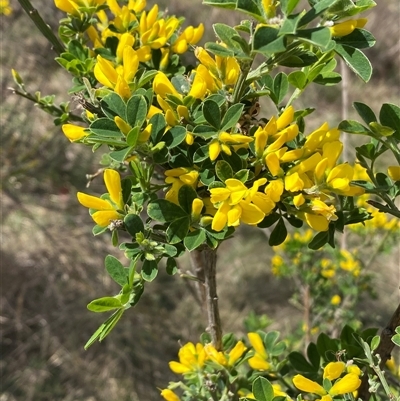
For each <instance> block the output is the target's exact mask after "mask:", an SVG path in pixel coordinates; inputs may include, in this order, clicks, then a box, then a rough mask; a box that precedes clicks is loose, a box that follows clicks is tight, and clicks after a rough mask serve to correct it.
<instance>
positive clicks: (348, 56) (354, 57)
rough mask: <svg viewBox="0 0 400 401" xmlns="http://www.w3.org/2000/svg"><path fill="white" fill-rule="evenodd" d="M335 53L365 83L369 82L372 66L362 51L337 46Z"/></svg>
mask: <svg viewBox="0 0 400 401" xmlns="http://www.w3.org/2000/svg"><path fill="white" fill-rule="evenodd" d="M335 52H336V53H337V54H338V55H339V56H340V57H341V58H342V59H343V60H344V62H345V63H346V64H347V65H348V66H349V68H350V69H351V70H352V71H353V72H354V73H355V74H356V75H358V76H359V77H360V78H361V79H362V80H363V81H364V82H368V81H369V80H370V78H371V75H372V66H371V63H370V62H369V60H368V58H367V57H366V56H365V55H364V53H362V52H361V51H360V50H358V49H356V48H354V47H350V46H346V45H340V44H338V43H337V44H336V47H335Z"/></svg>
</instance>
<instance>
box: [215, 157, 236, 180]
mask: <svg viewBox="0 0 400 401" xmlns="http://www.w3.org/2000/svg"><path fill="white" fill-rule="evenodd" d="M215 174H217V177H218V178H219V179H220V180H221V181H222V182H225V181H226V180H227V179H229V178H233V170H232V167H231V165H230V164H229V163H227V162H226V161H225V160H218V161H217V163H216V165H215Z"/></svg>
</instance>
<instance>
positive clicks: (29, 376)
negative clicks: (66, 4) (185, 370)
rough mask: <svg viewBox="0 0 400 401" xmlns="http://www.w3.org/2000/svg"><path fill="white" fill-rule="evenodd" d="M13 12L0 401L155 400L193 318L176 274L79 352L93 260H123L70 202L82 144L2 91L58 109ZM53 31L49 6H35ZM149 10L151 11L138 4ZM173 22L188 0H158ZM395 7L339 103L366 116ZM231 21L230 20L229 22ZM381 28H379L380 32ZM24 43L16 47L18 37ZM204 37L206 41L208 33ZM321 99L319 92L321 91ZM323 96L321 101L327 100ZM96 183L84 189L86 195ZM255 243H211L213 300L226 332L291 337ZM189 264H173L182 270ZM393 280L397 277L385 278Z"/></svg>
mask: <svg viewBox="0 0 400 401" xmlns="http://www.w3.org/2000/svg"><path fill="white" fill-rule="evenodd" d="M12 3H13V6H14V9H15V13H14V16H13V17H12V18H11V19H5V18H3V19H2V21H1V23H2V24H1V28H0V32H1V38H0V40H1V44H0V45H1V55H0V71H1V97H2V104H1V115H0V118H1V125H2V131H1V145H2V146H1V153H0V154H1V159H2V163H1V170H0V173H1V184H2V186H1V187H2V193H1V204H2V206H1V212H2V215H1V217H2V222H1V224H2V228H1V231H2V232H1V234H2V243H1V254H0V257H1V259H0V262H1V284H0V291H1V294H0V295H1V301H0V302H1V304H0V305H1V317H0V324H1V333H0V336H1V339H2V347H1V353H2V358H1V362H0V369H1V372H2V373H1V377H2V380H1V381H0V383H1V390H0V394H1V395H0V400H1V401H19V400H24V401H25V400H26V401H47V400H49V401H50V400H52V401H53V400H57V401H58V400H60V401H75V400H80V401H103V400H104V401H105V400H107V401H114V400H115V401H116V400H118V401H124V400H127V401H128V400H131V401H136V400H142V401H144V400H146V401H147V400H150V401H151V400H159V399H160V398H159V396H158V390H157V389H156V388H155V387H156V386H158V387H163V386H165V385H166V384H167V383H168V380H172V379H173V376H172V374H171V373H170V372H169V370H168V366H167V361H168V360H171V359H174V358H176V352H177V349H178V346H179V345H178V341H179V340H182V341H183V342H185V341H188V340H192V341H196V340H197V338H198V335H199V333H201V332H202V331H203V330H204V321H203V318H202V315H201V312H200V310H199V307H198V305H197V304H196V302H195V299H194V298H193V296H192V295H191V292H190V291H189V290H188V288H187V286H188V285H189V284H188V283H187V282H186V281H185V280H184V279H181V278H179V277H169V276H167V275H166V274H165V273H164V272H160V277H159V278H157V280H156V281H155V282H154V283H152V284H150V285H149V286H148V288H147V292H146V293H145V295H144V297H143V299H142V301H141V303H140V304H139V305H138V306H137V307H136V308H135V309H134V310H132V311H129V312H128V313H127V314H126V316H124V318H123V320H122V322H121V323H120V324H119V325H118V327H117V329H116V330H115V332H114V333H113V334H112V335H111V336H110V337H109V339H107V340H106V341H104V343H103V344H101V345H100V344H96V345H94V346H93V347H92V348H91V349H89V350H88V351H84V350H83V344H84V343H85V342H86V340H87V339H88V337H89V336H90V335H91V333H92V332H93V331H94V330H95V329H96V327H97V326H98V325H99V324H100V323H101V321H102V317H103V316H99V315H94V314H92V313H89V312H88V311H87V310H86V309H85V305H86V303H87V302H88V301H90V300H91V299H93V298H95V297H99V296H103V295H106V294H113V293H114V291H116V286H115V285H114V283H113V282H112V281H111V280H110V279H109V278H108V277H107V275H106V274H105V270H104V265H103V259H104V257H105V255H107V254H108V253H113V254H115V255H116V256H118V257H119V256H121V255H120V254H119V253H118V252H117V251H116V250H115V249H113V248H112V247H111V246H110V245H109V241H108V238H107V237H106V236H105V237H102V238H95V239H94V238H93V237H92V235H91V232H90V227H91V220H90V218H89V216H88V215H87V213H86V211H85V210H82V209H83V208H80V207H79V206H78V205H77V202H76V200H75V195H74V194H75V192H76V190H84V186H85V174H86V173H87V172H93V171H95V170H96V169H97V159H96V158H95V157H94V156H93V155H92V153H91V152H90V150H89V149H82V148H81V147H80V146H77V145H70V144H69V143H68V141H67V140H66V139H65V138H64V137H63V135H62V134H61V133H60V130H59V129H58V128H54V127H53V124H52V119H51V117H49V116H47V115H45V114H43V113H41V112H40V111H38V110H36V109H35V108H34V107H32V105H31V104H30V103H29V102H28V101H25V100H23V99H19V98H17V97H14V96H11V95H10V93H9V92H8V91H7V90H6V88H7V87H8V86H12V81H11V78H10V74H9V70H10V68H11V67H13V68H16V69H17V70H18V71H19V72H20V73H21V75H22V76H23V77H24V78H25V80H26V82H27V85H28V87H29V88H30V89H31V90H32V91H34V90H36V88H40V89H41V90H42V91H43V92H44V93H45V94H50V93H57V95H58V96H60V98H61V99H64V100H65V94H64V93H65V89H66V88H68V86H69V83H70V78H69V76H67V75H66V74H65V73H63V72H60V71H59V69H58V68H57V65H56V64H55V62H54V61H52V58H53V56H54V55H53V54H52V53H51V50H50V49H49V48H48V46H47V44H46V43H45V41H44V40H43V39H41V38H40V37H39V35H37V34H36V31H35V29H34V27H33V24H32V23H31V22H30V21H29V20H28V19H27V17H26V16H25V15H24V14H23V13H22V11H21V10H19V8H18V4H17V2H16V1H15V0H14V1H13V2H12ZM33 3H34V4H35V5H36V6H38V7H39V8H40V10H44V17H45V18H46V20H47V21H49V22H50V23H51V24H52V25H53V26H55V22H56V21H57V18H58V16H57V13H56V12H55V10H54V8H53V7H52V6H51V5H48V6H47V7H43V5H42V2H40V1H38V0H37V1H34V2H33ZM149 3H153V2H150V1H149ZM167 3H168V7H169V10H170V12H171V13H175V14H177V15H184V14H187V3H186V2H182V1H177V0H175V1H169V2H167V1H164V2H160V4H164V5H165V4H167ZM200 4H201V1H200V0H196V1H193V2H191V8H192V12H191V13H190V15H189V16H188V18H187V23H188V24H189V23H190V24H198V23H199V22H200V21H203V22H205V23H206V25H207V28H208V29H210V28H211V24H212V22H215V21H221V20H223V21H224V22H226V23H229V22H230V19H231V18H232V17H231V13H228V12H226V11H221V10H212V9H210V8H207V7H202V8H199V9H197V8H196V9H195V7H197V6H200ZM399 16H400V9H399V5H398V3H397V0H391V1H386V2H379V5H378V12H377V13H375V14H374V17H373V18H372V23H371V26H370V28H371V30H372V31H373V32H374V33H375V34H376V36H377V37H378V40H379V42H378V43H379V45H378V47H377V49H376V50H373V51H371V52H370V56H371V57H373V64H374V66H375V68H376V74H375V76H374V78H373V80H372V84H370V85H369V86H364V85H361V84H360V83H359V82H358V81H356V79H355V78H354V79H353V78H352V80H351V97H352V99H351V100H352V101H353V100H361V101H365V102H367V103H369V104H371V105H372V106H373V107H375V108H377V107H378V105H379V104H380V103H381V102H382V101H388V100H389V101H392V102H395V103H398V102H399V99H400V92H399V90H400V85H399V79H400V77H399V70H398V66H399V54H400V53H399V42H398V38H399V37H400V31H399V30H400V27H399V24H398V19H399ZM240 17H241V16H240V15H237V16H235V18H237V20H238V19H240ZM382 21H384V23H382ZM21 38H22V40H21ZM208 39H212V36H209V38H208ZM330 91H331V90H330ZM329 93H331V94H329ZM308 96H309V97H308V98H307V105H309V103H308V102H311V104H315V105H318V106H319V110H320V111H319V114H318V116H319V117H318V118H321V111H323V110H326V112H323V113H324V116H323V117H324V119H330V120H331V122H332V124H334V123H335V122H337V121H338V120H339V119H340V101H339V99H340V89H339V88H337V89H335V90H333V91H331V92H328V91H325V90H322V89H321V90H320V91H318V92H317V91H315V92H310V93H309V94H308ZM96 188H98V189H99V190H100V188H101V185H100V183H99V184H96V183H95V185H94V186H93V187H92V189H93V191H95V190H96ZM399 256H400V255H399V253H397V254H394V255H392V256H390V257H388V256H385V257H381V258H380V259H379V261H378V262H379V263H377V264H376V266H375V268H376V270H377V271H380V272H381V274H380V276H379V280H378V282H377V285H378V291H379V292H382V293H383V294H385V296H384V297H381V299H380V302H379V303H378V304H376V303H374V304H372V303H370V304H368V308H370V307H371V308H373V309H374V310H375V311H377V312H376V314H377V315H376V319H375V322H378V323H379V324H382V322H384V321H385V320H386V319H387V318H388V316H389V315H390V313H391V311H392V309H393V308H392V306H393V305H394V304H395V302H397V301H398V298H399V296H398V289H397V287H398V281H399V279H400V277H399V273H400V272H399V269H398V261H399ZM269 259H270V250H269V248H268V246H267V245H266V239H265V235H264V234H263V233H261V232H258V233H254V231H252V232H251V233H250V231H249V230H241V231H240V232H239V233H238V235H237V236H236V237H235V238H234V239H232V240H230V241H228V242H226V243H225V244H223V246H222V247H221V251H220V256H219V262H218V263H219V265H218V269H219V270H218V272H219V273H218V274H219V276H218V279H219V283H220V288H219V294H220V305H221V314H222V320H223V326H224V330H225V331H234V332H236V333H238V334H239V335H240V334H241V333H243V330H244V329H243V319H244V317H245V316H246V315H247V314H248V313H249V312H250V311H251V310H255V311H256V312H257V313H260V314H261V313H267V314H268V315H269V316H270V317H273V318H274V320H275V322H276V323H274V326H273V328H274V329H278V330H281V331H284V332H289V331H290V329H291V328H292V327H293V326H292V325H293V321H294V320H296V319H300V316H298V315H299V312H297V311H296V310H295V309H294V308H293V307H291V306H290V305H288V304H287V303H285V299H287V297H288V296H289V294H290V292H291V288H290V285H289V284H288V283H285V284H282V282H277V281H276V280H274V279H273V278H272V277H271V275H270V273H269ZM188 265H189V263H188V259H187V258H184V259H183V260H182V261H181V267H182V270H185V269H186V266H188ZM393 277H396V280H394V279H393Z"/></svg>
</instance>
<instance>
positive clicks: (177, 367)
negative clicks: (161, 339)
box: [169, 361, 192, 374]
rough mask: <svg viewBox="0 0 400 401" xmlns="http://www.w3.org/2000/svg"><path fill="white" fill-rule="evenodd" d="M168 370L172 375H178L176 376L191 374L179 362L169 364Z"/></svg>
mask: <svg viewBox="0 0 400 401" xmlns="http://www.w3.org/2000/svg"><path fill="white" fill-rule="evenodd" d="M169 368H170V369H171V370H172V371H173V372H174V373H178V374H183V373H187V372H191V371H192V370H191V369H190V368H189V367H188V366H185V365H183V364H181V363H179V362H176V361H171V362H169Z"/></svg>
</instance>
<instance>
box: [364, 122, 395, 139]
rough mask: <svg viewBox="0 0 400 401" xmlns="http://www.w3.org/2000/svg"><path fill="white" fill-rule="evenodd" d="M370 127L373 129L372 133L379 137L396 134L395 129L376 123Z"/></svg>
mask: <svg viewBox="0 0 400 401" xmlns="http://www.w3.org/2000/svg"><path fill="white" fill-rule="evenodd" d="M369 127H370V128H371V131H372V132H373V133H374V134H376V135H377V136H392V135H393V134H394V132H395V130H394V129H393V128H390V127H387V126H385V125H381V124H379V123H377V122H376V121H373V122H372V123H369Z"/></svg>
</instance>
